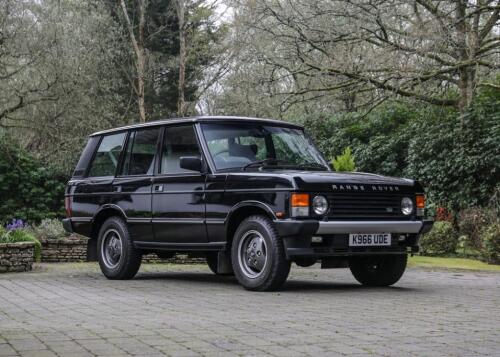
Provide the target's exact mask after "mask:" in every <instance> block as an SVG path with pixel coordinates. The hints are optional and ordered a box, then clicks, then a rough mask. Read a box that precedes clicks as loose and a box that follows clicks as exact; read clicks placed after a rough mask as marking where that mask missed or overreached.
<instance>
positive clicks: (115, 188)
mask: <svg viewBox="0 0 500 357" xmlns="http://www.w3.org/2000/svg"><path fill="white" fill-rule="evenodd" d="M113 191H115V192H122V187H121V186H114V187H113Z"/></svg>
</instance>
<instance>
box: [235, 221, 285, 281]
mask: <svg viewBox="0 0 500 357" xmlns="http://www.w3.org/2000/svg"><path fill="white" fill-rule="evenodd" d="M231 262H232V265H233V271H234V275H235V276H236V279H238V282H239V283H240V284H241V285H243V287H244V288H245V289H247V290H254V291H271V290H276V289H278V288H280V287H281V286H282V285H283V284H284V283H285V281H286V279H287V277H288V273H289V272H290V261H288V260H287V259H286V256H285V248H284V246H283V241H282V239H281V238H280V237H279V236H278V234H277V233H276V230H275V228H274V226H273V223H272V221H271V220H270V219H269V218H267V217H265V216H260V215H256V216H250V217H248V218H246V219H245V220H244V221H243V222H241V224H240V225H239V227H238V229H237V230H236V232H235V234H234V237H233V243H232V246H231Z"/></svg>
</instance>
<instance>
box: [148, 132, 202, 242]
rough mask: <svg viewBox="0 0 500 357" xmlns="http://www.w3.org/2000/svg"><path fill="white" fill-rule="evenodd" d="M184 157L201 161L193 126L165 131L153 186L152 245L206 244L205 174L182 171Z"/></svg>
mask: <svg viewBox="0 0 500 357" xmlns="http://www.w3.org/2000/svg"><path fill="white" fill-rule="evenodd" d="M183 156H198V157H201V151H200V146H199V142H198V139H197V136H196V133H195V130H194V127H193V125H192V124H182V125H168V126H166V127H165V128H164V133H163V142H162V145H161V149H160V162H159V165H158V171H159V173H158V175H157V176H155V177H154V182H153V230H154V237H155V241H156V242H159V243H172V244H175V243H177V244H186V243H187V244H196V243H206V242H207V231H206V225H205V181H206V174H204V173H200V172H197V171H191V170H187V169H182V168H181V167H180V158H181V157H183Z"/></svg>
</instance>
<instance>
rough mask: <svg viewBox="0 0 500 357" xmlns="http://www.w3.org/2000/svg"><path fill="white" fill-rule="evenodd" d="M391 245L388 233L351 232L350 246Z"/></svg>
mask: <svg viewBox="0 0 500 357" xmlns="http://www.w3.org/2000/svg"><path fill="white" fill-rule="evenodd" d="M385 245H391V234H390V233H351V234H349V246H350V247H377V246H385Z"/></svg>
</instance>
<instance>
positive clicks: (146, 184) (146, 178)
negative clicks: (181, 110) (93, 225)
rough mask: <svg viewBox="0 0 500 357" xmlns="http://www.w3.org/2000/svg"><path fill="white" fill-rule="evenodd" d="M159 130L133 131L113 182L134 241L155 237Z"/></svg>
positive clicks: (148, 239)
mask: <svg viewBox="0 0 500 357" xmlns="http://www.w3.org/2000/svg"><path fill="white" fill-rule="evenodd" d="M160 129H161V128H160V127H152V128H144V129H137V130H132V131H130V133H129V136H128V140H127V144H126V147H125V151H124V154H123V159H122V163H121V166H120V168H119V173H118V175H117V177H116V178H115V180H114V181H113V188H114V193H115V194H114V203H115V204H116V205H118V206H119V207H120V208H121V209H122V210H123V211H124V212H125V215H126V216H127V226H128V229H129V232H130V235H131V237H132V239H133V240H134V241H151V240H153V227H152V222H151V218H152V212H151V202H152V197H151V193H152V184H153V174H154V168H155V158H156V152H157V149H158V141H159V136H160V135H159V133H160Z"/></svg>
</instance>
